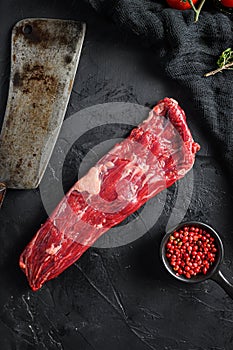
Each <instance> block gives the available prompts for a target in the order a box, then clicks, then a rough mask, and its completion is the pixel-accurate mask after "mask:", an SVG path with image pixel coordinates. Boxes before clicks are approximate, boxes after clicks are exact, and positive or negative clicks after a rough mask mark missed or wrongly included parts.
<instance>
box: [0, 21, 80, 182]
mask: <svg viewBox="0 0 233 350" xmlns="http://www.w3.org/2000/svg"><path fill="white" fill-rule="evenodd" d="M84 35H85V23H81V22H77V21H71V20H60V19H46V18H44V19H38V18H28V19H24V20H22V21H20V22H18V23H17V24H16V25H15V26H14V28H13V30H12V38H11V73H10V85H9V94H8V101H7V107H6V112H5V116H4V121H3V127H2V131H1V135H0V181H1V183H3V184H4V183H5V184H6V186H7V187H8V188H15V189H33V188H36V187H37V186H38V185H39V183H40V180H41V178H42V176H43V174H44V171H45V169H46V166H47V164H48V161H49V158H50V156H51V154H52V151H53V148H54V145H55V143H56V140H57V137H58V134H59V131H60V127H61V125H62V121H63V119H64V115H65V112H66V108H67V104H68V101H69V97H70V94H71V90H72V86H73V81H74V78H75V74H76V70H77V66H78V62H79V57H80V53H81V48H82V44H83V40H84Z"/></svg>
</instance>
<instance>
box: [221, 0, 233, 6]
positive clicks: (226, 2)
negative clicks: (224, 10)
mask: <svg viewBox="0 0 233 350" xmlns="http://www.w3.org/2000/svg"><path fill="white" fill-rule="evenodd" d="M220 2H221V5H223V6H225V7H233V0H221V1H220Z"/></svg>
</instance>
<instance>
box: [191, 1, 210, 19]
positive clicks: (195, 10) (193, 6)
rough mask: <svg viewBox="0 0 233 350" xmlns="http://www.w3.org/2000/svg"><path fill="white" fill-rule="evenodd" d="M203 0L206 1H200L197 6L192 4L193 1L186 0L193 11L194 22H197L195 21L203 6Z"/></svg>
mask: <svg viewBox="0 0 233 350" xmlns="http://www.w3.org/2000/svg"><path fill="white" fill-rule="evenodd" d="M205 1H206V0H202V1H201V2H200V4H199V6H198V7H196V6H195V5H194V3H193V1H192V0H188V2H189V4H190V5H191V7H192V9H193V11H194V12H195V16H194V22H197V21H198V18H199V15H200V12H201V10H202V7H203V5H204V3H205Z"/></svg>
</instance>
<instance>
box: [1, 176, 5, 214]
mask: <svg viewBox="0 0 233 350" xmlns="http://www.w3.org/2000/svg"><path fill="white" fill-rule="evenodd" d="M5 194H6V184H5V183H4V182H0V209H1V206H2V203H3V201H4V198H5Z"/></svg>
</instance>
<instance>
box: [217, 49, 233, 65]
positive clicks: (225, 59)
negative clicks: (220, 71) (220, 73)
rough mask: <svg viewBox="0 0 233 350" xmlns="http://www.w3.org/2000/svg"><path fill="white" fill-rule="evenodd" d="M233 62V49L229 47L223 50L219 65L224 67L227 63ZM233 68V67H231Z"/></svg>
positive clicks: (218, 61)
mask: <svg viewBox="0 0 233 350" xmlns="http://www.w3.org/2000/svg"><path fill="white" fill-rule="evenodd" d="M231 62H233V51H232V49H231V48H230V47H229V48H228V49H226V50H225V51H223V52H222V54H221V55H220V57H219V59H218V60H217V65H218V66H219V68H223V67H224V66H225V65H226V64H228V63H231ZM229 69H233V68H229Z"/></svg>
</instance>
